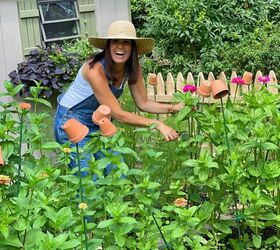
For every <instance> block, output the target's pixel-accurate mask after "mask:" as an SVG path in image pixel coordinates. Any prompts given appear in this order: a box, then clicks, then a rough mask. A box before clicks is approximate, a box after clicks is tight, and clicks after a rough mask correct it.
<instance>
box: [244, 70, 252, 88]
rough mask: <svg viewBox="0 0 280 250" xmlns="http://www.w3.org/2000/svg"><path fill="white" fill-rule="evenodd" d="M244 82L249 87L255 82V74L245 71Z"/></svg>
mask: <svg viewBox="0 0 280 250" xmlns="http://www.w3.org/2000/svg"><path fill="white" fill-rule="evenodd" d="M243 80H244V82H245V84H246V85H249V84H250V83H251V82H252V81H253V74H252V73H251V72H247V71H245V73H244V75H243Z"/></svg>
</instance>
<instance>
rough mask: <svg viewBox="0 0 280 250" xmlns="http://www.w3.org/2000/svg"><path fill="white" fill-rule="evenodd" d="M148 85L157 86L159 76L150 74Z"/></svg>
mask: <svg viewBox="0 0 280 250" xmlns="http://www.w3.org/2000/svg"><path fill="white" fill-rule="evenodd" d="M148 83H149V84H150V85H157V83H158V80H157V75H156V74H155V73H149V74H148Z"/></svg>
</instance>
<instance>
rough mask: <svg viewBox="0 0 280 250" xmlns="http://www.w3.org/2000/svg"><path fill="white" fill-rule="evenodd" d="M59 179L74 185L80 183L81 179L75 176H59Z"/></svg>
mask: <svg viewBox="0 0 280 250" xmlns="http://www.w3.org/2000/svg"><path fill="white" fill-rule="evenodd" d="M59 178H61V179H62V180H65V181H67V182H70V183H72V184H78V183H79V179H78V178H77V176H75V175H62V176H59Z"/></svg>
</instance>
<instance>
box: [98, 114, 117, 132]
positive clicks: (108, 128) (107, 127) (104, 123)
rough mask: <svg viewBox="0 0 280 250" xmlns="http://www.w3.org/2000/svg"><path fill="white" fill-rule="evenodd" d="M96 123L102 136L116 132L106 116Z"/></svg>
mask: <svg viewBox="0 0 280 250" xmlns="http://www.w3.org/2000/svg"><path fill="white" fill-rule="evenodd" d="M98 123H99V128H100V132H101V135H103V136H106V137H111V136H113V135H114V134H115V133H116V132H117V128H116V127H115V125H114V124H113V123H112V122H111V121H110V120H109V119H108V118H107V117H104V118H102V119H101V120H99V121H98Z"/></svg>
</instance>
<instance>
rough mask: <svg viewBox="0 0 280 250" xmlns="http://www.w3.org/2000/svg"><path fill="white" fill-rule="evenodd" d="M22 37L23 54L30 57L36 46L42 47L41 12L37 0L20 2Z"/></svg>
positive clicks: (20, 0)
mask: <svg viewBox="0 0 280 250" xmlns="http://www.w3.org/2000/svg"><path fill="white" fill-rule="evenodd" d="M17 3H18V10H19V18H20V35H21V43H22V48H23V54H24V55H28V54H29V52H30V50H32V49H34V48H35V47H36V45H41V43H42V40H41V32H40V25H39V11H38V8H37V2H36V0H18V1H17Z"/></svg>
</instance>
